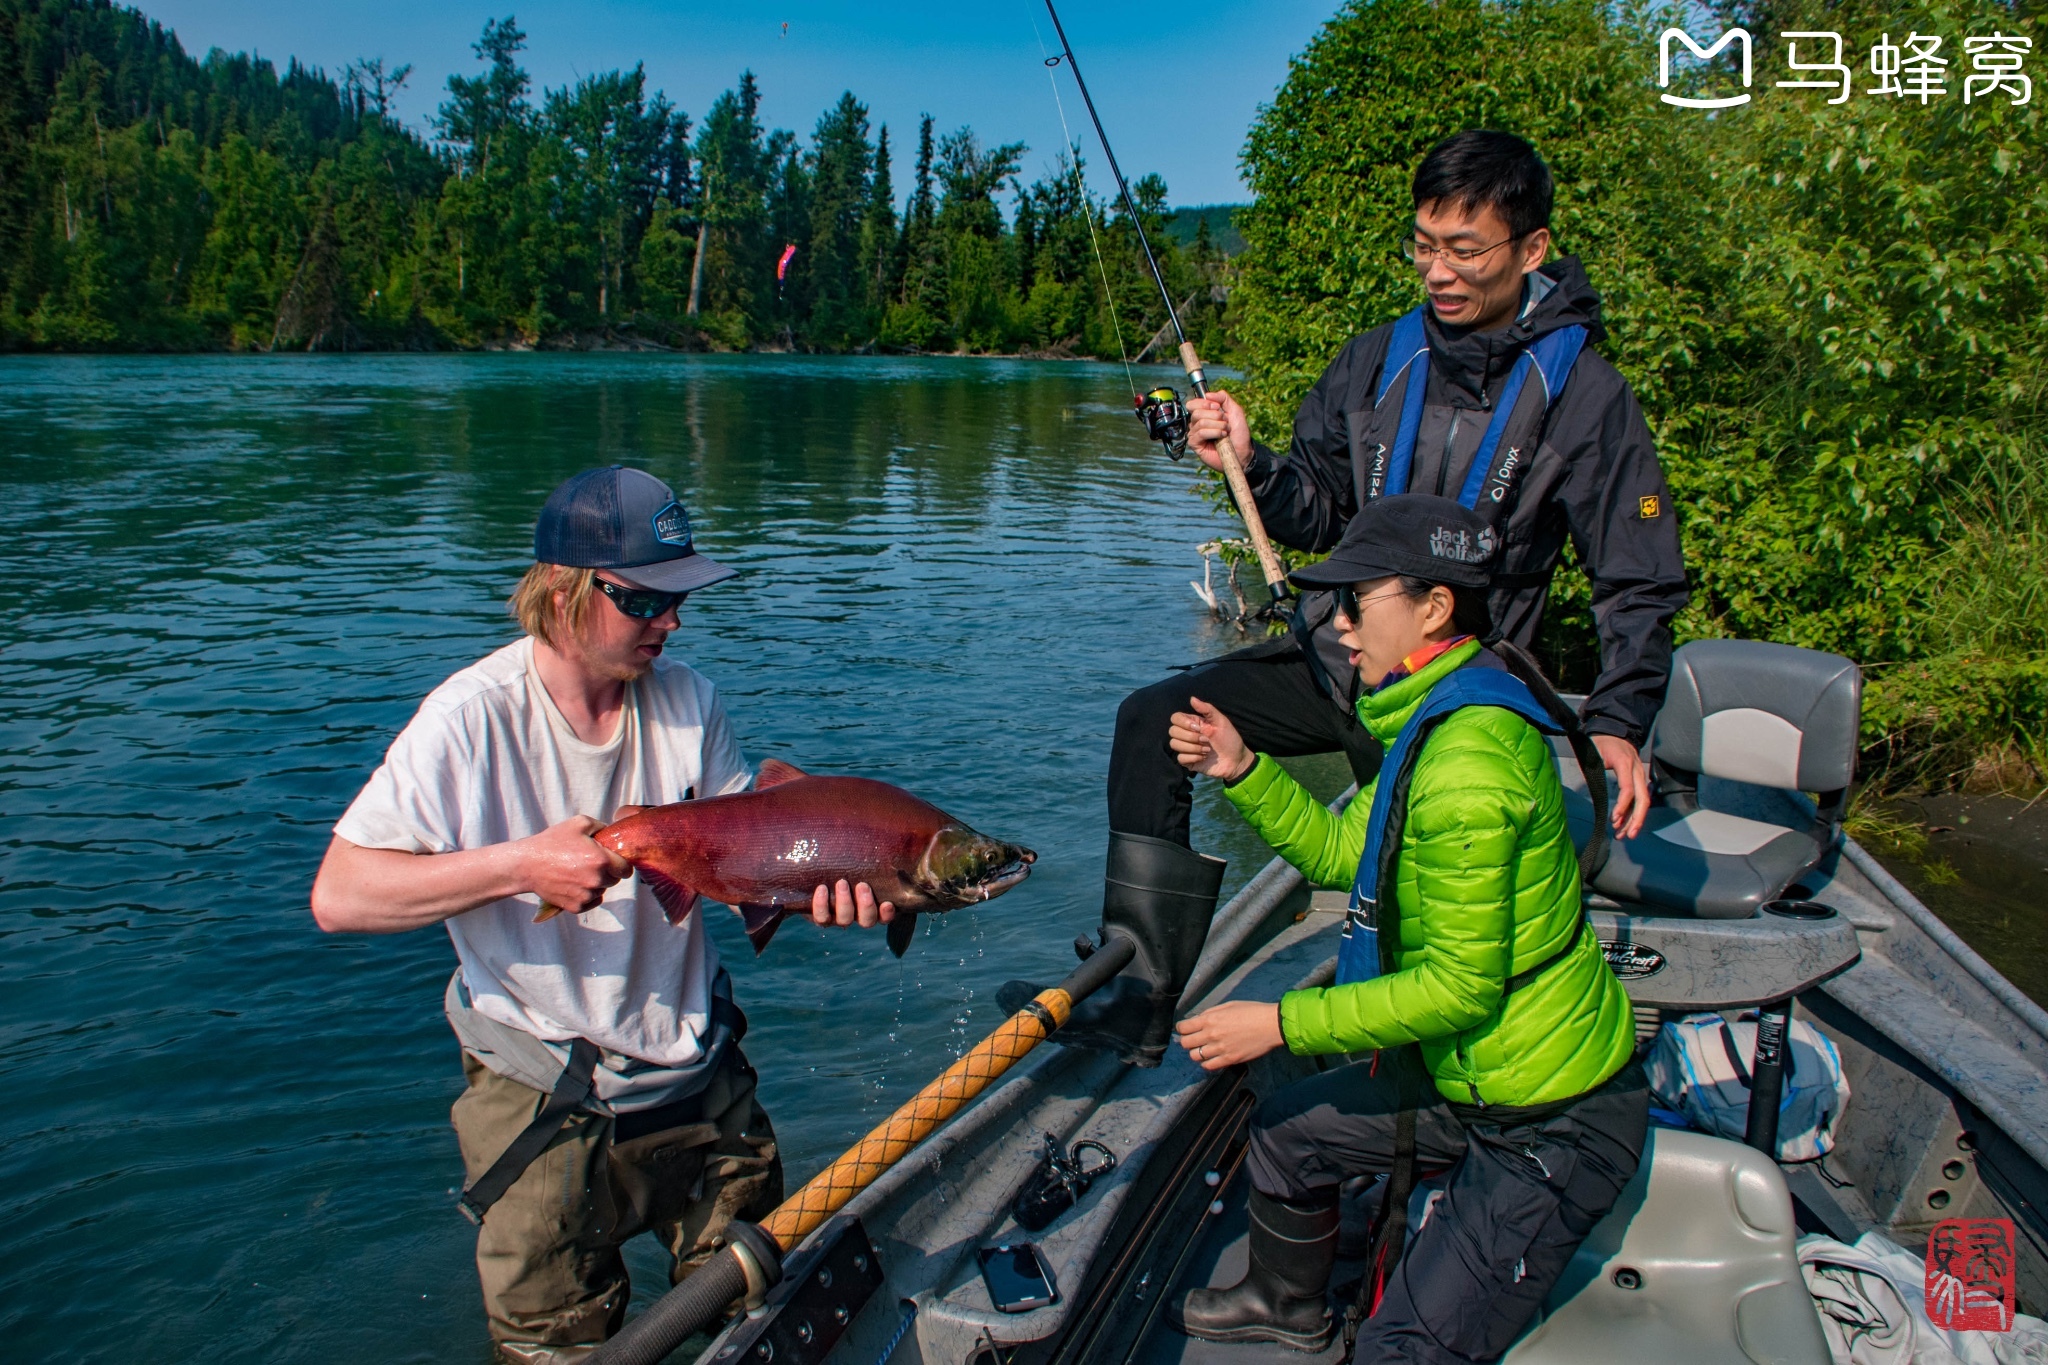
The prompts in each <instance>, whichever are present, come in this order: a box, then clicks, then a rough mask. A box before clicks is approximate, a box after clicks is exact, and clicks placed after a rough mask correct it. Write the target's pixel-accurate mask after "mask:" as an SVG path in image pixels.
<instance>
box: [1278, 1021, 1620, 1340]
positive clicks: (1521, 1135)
mask: <svg viewBox="0 0 2048 1365" xmlns="http://www.w3.org/2000/svg"><path fill="white" fill-rule="evenodd" d="M1389 1060H1391V1057H1390V1056H1389ZM1390 1069H1391V1068H1389V1067H1386V1066H1382V1067H1381V1074H1380V1075H1378V1076H1375V1075H1373V1074H1372V1066H1371V1064H1370V1063H1367V1062H1360V1063H1357V1064H1355V1065H1352V1066H1347V1067H1342V1068H1339V1069H1338V1070H1335V1071H1326V1072H1324V1073H1323V1074H1322V1075H1320V1076H1315V1077H1311V1078H1310V1079H1308V1080H1305V1081H1299V1082H1297V1083H1295V1084H1293V1085H1290V1086H1288V1087H1287V1088H1286V1089H1284V1090H1280V1091H1277V1092H1275V1093H1274V1094H1273V1095H1272V1096H1271V1097H1270V1098H1268V1099H1267V1100H1266V1101H1265V1102H1264V1103H1263V1104H1261V1105H1260V1106H1259V1109H1258V1112H1257V1113H1256V1114H1255V1115H1253V1117H1252V1133H1251V1148H1250V1151H1249V1152H1248V1153H1247V1155H1246V1159H1245V1169H1246V1171H1247V1172H1248V1173H1249V1174H1250V1176H1251V1181H1252V1184H1253V1185H1254V1186H1256V1187H1257V1188H1258V1189H1259V1191H1260V1192H1261V1193H1263V1194H1266V1195H1270V1196H1272V1197H1274V1198H1278V1199H1286V1200H1290V1201H1293V1202H1303V1201H1306V1200H1310V1199H1313V1198H1314V1197H1315V1196H1316V1195H1317V1194H1318V1193H1319V1192H1327V1191H1329V1190H1330V1189H1332V1188H1333V1187H1335V1186H1336V1185H1338V1184H1340V1183H1342V1182H1343V1181H1344V1180H1346V1179H1348V1178H1350V1177H1351V1176H1355V1175H1383V1174H1385V1173H1386V1172H1387V1171H1388V1170H1389V1169H1390V1168H1391V1167H1392V1165H1393V1157H1394V1122H1395V1116H1396V1114H1397V1113H1398V1112H1399V1110H1400V1100H1399V1095H1398V1090H1397V1087H1396V1085H1395V1083H1394V1081H1393V1079H1392V1077H1391V1076H1390V1075H1389V1074H1387V1073H1388V1072H1389V1071H1390ZM1421 1088H1422V1090H1423V1092H1424V1093H1423V1097H1422V1102H1421V1107H1420V1108H1419V1110H1418V1112H1417V1114H1416V1124H1415V1145H1416V1161H1417V1178H1418V1179H1420V1178H1422V1177H1424V1176H1426V1175H1429V1174H1431V1173H1434V1172H1439V1171H1443V1170H1445V1169H1447V1168H1448V1169H1449V1170H1450V1171H1451V1178H1450V1187H1449V1188H1448V1189H1447V1190H1445V1191H1444V1193H1443V1196H1442V1198H1440V1199H1438V1200H1437V1201H1436V1202H1435V1205H1434V1207H1432V1208H1431V1209H1430V1211H1429V1213H1428V1215H1427V1216H1426V1217H1425V1218H1424V1219H1423V1221H1422V1226H1421V1230H1420V1231H1419V1232H1416V1233H1415V1235H1414V1240H1413V1241H1412V1242H1411V1243H1410V1244H1409V1246H1408V1249H1407V1252H1406V1254H1405V1255H1404V1256H1403V1257H1402V1258H1401V1261H1400V1264H1399V1266H1398V1267H1397V1268H1396V1270H1395V1272H1394V1275H1393V1277H1392V1279H1391V1280H1390V1281H1389V1282H1388V1284H1387V1286H1386V1294H1385V1297H1384V1298H1382V1299H1381V1301H1380V1306H1379V1311H1378V1312H1376V1313H1374V1314H1373V1315H1372V1317H1371V1318H1370V1319H1368V1320H1367V1321H1366V1323H1365V1324H1364V1327H1363V1329H1362V1330H1361V1331H1360V1333H1359V1336H1358V1351H1357V1353H1356V1354H1355V1355H1354V1356H1353V1357H1352V1359H1353V1361H1354V1362H1356V1365H1373V1363H1375V1362H1381V1361H1428V1362H1432V1365H1471V1363H1472V1362H1478V1361H1490V1360H1493V1359H1495V1358H1497V1357H1498V1356H1500V1355H1501V1354H1502V1353H1503V1352H1505V1351H1506V1350H1507V1348H1508V1347H1509V1346H1511V1345H1513V1344H1514V1340H1515V1338H1516V1336H1518V1335H1519V1334H1520V1333H1521V1331H1522V1329H1523V1328H1524V1327H1526V1326H1527V1325H1528V1323H1529V1320H1530V1319H1531V1318H1533V1317H1534V1316H1535V1315H1536V1310H1537V1308H1538V1307H1539V1306H1541V1304H1542V1303H1543V1300H1544V1297H1545V1296H1546V1295H1548V1294H1549V1293H1550V1291H1551V1289H1552V1288H1553V1287H1554V1286H1555V1285H1556V1284H1557V1281H1558V1278H1559V1277H1560V1276H1561V1275H1563V1274H1564V1269H1565V1266H1566V1264H1567V1263H1569V1262H1570V1260H1571V1258H1572V1253H1573V1252H1574V1251H1576V1250H1578V1246H1579V1243H1580V1242H1582V1241H1584V1240H1585V1238H1586V1234H1587V1233H1589V1232H1591V1231H1592V1230H1593V1225H1594V1224H1595V1223H1598V1222H1599V1221H1600V1220H1601V1219H1602V1218H1604V1217H1606V1216H1607V1212H1608V1210H1610V1209H1612V1208H1613V1207H1614V1202H1615V1200H1616V1199H1617V1198H1619V1197H1620V1195H1621V1191H1622V1187H1623V1186H1625V1185H1627V1184H1628V1182H1629V1180H1630V1179H1631V1178H1632V1177H1633V1176H1634V1175H1635V1173H1636V1166H1637V1164H1638V1163H1639V1162H1640V1161H1641V1159H1642V1154H1643V1140H1644V1136H1645V1134H1646V1131H1647V1128H1648V1123H1649V1104H1650V1100H1649V1090H1648V1087H1647V1084H1646V1083H1645V1081H1644V1078H1643V1069H1642V1067H1641V1065H1640V1064H1638V1063H1635V1062H1630V1063H1629V1064H1628V1065H1626V1066H1624V1067H1623V1068H1622V1069H1621V1070H1620V1071H1619V1072H1617V1073H1616V1074H1615V1075H1614V1077H1613V1078H1612V1079H1611V1080H1609V1081H1608V1082H1607V1083H1606V1084H1605V1085H1602V1086H1600V1087H1599V1088H1598V1089H1595V1090H1593V1091H1590V1092H1589V1093H1587V1094H1586V1095H1585V1096H1583V1097H1581V1098H1580V1099H1578V1100H1576V1101H1574V1102H1572V1103H1570V1104H1568V1105H1566V1106H1564V1107H1562V1108H1559V1107H1557V1106H1546V1107H1544V1108H1543V1109H1538V1110H1512V1109H1500V1108H1493V1109H1477V1108H1471V1107H1468V1106H1465V1105H1452V1104H1447V1103H1446V1102H1445V1101H1444V1100H1443V1098H1442V1097H1441V1096H1440V1095H1438V1094H1437V1092H1436V1087H1435V1086H1434V1085H1431V1084H1430V1083H1429V1082H1428V1081H1426V1080H1425V1081H1423V1082H1422V1086H1421Z"/></svg>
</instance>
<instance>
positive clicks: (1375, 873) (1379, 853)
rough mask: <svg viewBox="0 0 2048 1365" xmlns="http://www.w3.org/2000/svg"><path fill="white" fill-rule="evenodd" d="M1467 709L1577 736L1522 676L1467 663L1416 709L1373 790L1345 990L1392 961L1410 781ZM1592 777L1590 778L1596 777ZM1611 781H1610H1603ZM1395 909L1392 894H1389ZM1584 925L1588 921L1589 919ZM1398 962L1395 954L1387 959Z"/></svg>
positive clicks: (1348, 920) (1340, 962) (1341, 955)
mask: <svg viewBox="0 0 2048 1365" xmlns="http://www.w3.org/2000/svg"><path fill="white" fill-rule="evenodd" d="M1467 706H1499V707H1504V708H1506V709H1507V710H1510V711H1513V712H1514V713H1515V714H1516V715H1518V716H1520V717H1521V718H1522V719H1524V720H1526V721H1528V722H1529V723H1530V724H1531V725H1533V726H1535V727H1536V728H1537V729H1538V730H1540V731H1542V732H1543V733H1544V734H1547V735H1562V734H1567V733H1569V732H1568V731H1567V730H1566V729H1565V728H1564V727H1563V726H1561V725H1560V724H1559V723H1558V722H1557V721H1556V720H1555V719H1554V718H1553V717H1552V715H1551V713H1550V712H1549V711H1547V710H1545V709H1544V707H1543V705H1542V703H1540V702H1538V701H1537V700H1536V694H1535V693H1534V692H1531V691H1530V690H1529V687H1528V685H1527V684H1526V683H1524V682H1523V681H1522V680H1521V679H1520V678H1517V677H1516V676H1515V675H1514V674H1512V673H1509V672H1507V671H1506V670H1504V669H1501V668H1489V667H1485V666H1483V665H1481V666H1474V665H1472V664H1467V665H1466V666H1465V667H1463V668H1456V669H1453V670H1451V672H1449V673H1448V674H1446V675H1445V676H1444V677H1443V678H1442V679H1441V680H1439V681H1438V683H1437V685H1436V686H1435V687H1433V688H1431V689H1430V692H1429V695H1428V696H1427V697H1425V698H1424V699H1423V702H1422V704H1421V705H1420V706H1418V707H1416V708H1415V714H1414V715H1412V716H1410V717H1409V718H1408V723H1407V724H1406V725H1403V726H1402V727H1401V733H1400V734H1399V735H1397V736H1395V738H1394V742H1393V743H1392V744H1390V745H1388V746H1387V754H1386V757H1385V758H1384V759H1383V760H1381V762H1380V776H1379V782H1378V784H1377V785H1376V786H1374V788H1373V793H1372V813H1371V815H1370V816H1368V817H1367V819H1366V824H1365V853H1364V856H1362V857H1361V858H1359V860H1358V877H1357V880H1356V881H1354V882H1353V883H1352V885H1351V908H1350V911H1349V912H1348V913H1347V914H1346V915H1345V917H1344V934H1343V938H1342V940H1341V942H1340V943H1339V944H1338V947H1337V984H1338V985H1340V986H1343V985H1348V984H1350V983H1352V982H1354V981H1369V980H1371V979H1372V978H1373V977H1375V976H1378V975H1379V974H1380V972H1381V971H1382V970H1383V969H1385V968H1390V967H1391V966H1392V963H1391V962H1387V963H1385V964H1384V967H1383V963H1382V954H1381V950H1380V936H1379V929H1380V917H1379V902H1380V888H1381V887H1383V886H1385V887H1389V888H1391V887H1392V886H1393V884H1394V864H1395V863H1396V861H1398V859H1399V857H1400V853H1401V834H1402V830H1403V829H1404V828H1405V827H1406V825H1407V823H1408V783H1409V780H1410V778H1411V777H1412V776H1413V775H1414V772H1415V762H1416V760H1417V759H1418V758H1420V757H1421V755H1422V746H1423V745H1424V744H1425V743H1427V742H1428V740H1429V737H1430V735H1431V734H1432V733H1434V732H1435V730H1436V727H1437V725H1438V724H1440V723H1441V722H1442V721H1443V719H1444V717H1446V716H1448V715H1450V714H1451V713H1452V712H1453V711H1456V710H1459V709H1461V708H1463V707H1467ZM1589 776H1590V775H1589ZM1601 780H1602V781H1603V782H1604V780H1605V779H1604V778H1602V779H1601ZM1387 894H1388V897H1389V902H1390V903H1391V897H1392V894H1393V893H1392V891H1391V890H1389V891H1388V893H1387ZM1580 923H1581V925H1583V924H1584V918H1583V917H1581V920H1580ZM1577 943H1578V935H1577V934H1574V935H1573V937H1572V941H1571V942H1570V943H1568V944H1566V945H1565V947H1564V949H1562V950H1561V951H1560V952H1558V953H1556V954H1554V955H1553V956H1552V957H1550V958H1546V959H1545V960H1544V961H1543V962H1541V963H1538V964H1537V965H1536V966H1535V967H1534V968H1531V969H1530V970H1529V971H1527V972H1523V973H1520V974H1519V975H1518V977H1517V978H1516V983H1517V984H1519V982H1520V981H1521V980H1523V979H1526V978H1528V977H1530V976H1533V975H1534V974H1535V973H1536V972H1539V971H1541V970H1542V969H1543V968H1545V967H1548V966H1550V965H1551V963H1552V962H1554V961H1556V960H1557V959H1558V958H1560V957H1562V956H1563V955H1564V953H1565V952H1569V951H1570V950H1571V949H1572V948H1573V947H1575V946H1577ZM1387 956H1388V957H1391V954H1388V955H1387Z"/></svg>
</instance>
